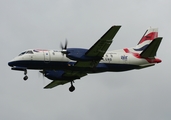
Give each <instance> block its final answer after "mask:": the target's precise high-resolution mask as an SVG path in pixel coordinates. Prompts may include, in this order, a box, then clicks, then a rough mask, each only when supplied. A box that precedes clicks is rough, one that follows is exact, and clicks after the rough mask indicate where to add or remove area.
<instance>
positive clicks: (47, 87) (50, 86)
mask: <svg viewBox="0 0 171 120" xmlns="http://www.w3.org/2000/svg"><path fill="white" fill-rule="evenodd" d="M68 82H70V81H66V80H65V81H58V80H54V81H52V82H51V83H49V84H48V85H46V86H45V87H44V89H50V88H53V87H56V86H58V85H64V84H66V83H68Z"/></svg>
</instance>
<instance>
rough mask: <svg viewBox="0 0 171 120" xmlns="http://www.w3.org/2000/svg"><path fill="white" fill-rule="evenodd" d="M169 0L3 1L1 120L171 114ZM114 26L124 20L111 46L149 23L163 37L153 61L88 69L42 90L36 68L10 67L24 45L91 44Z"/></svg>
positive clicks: (143, 119)
mask: <svg viewBox="0 0 171 120" xmlns="http://www.w3.org/2000/svg"><path fill="white" fill-rule="evenodd" d="M170 5H171V1H170V0H141V1H137V0H127V1H124V0H103V1H102V0H99V1H97V0H91V1H83V0H15V1H14V0H0V41H1V44H0V55H1V62H0V66H1V67H0V73H1V84H0V118H1V120H19V119H21V120H47V119H48V120H68V119H71V120H88V119H89V120H114V119H115V120H170V119H171V88H170V86H171V76H170V61H171V57H170V55H171V54H170V51H171V47H170V46H171V7H170ZM112 25H122V27H121V29H120V30H119V32H118V34H117V35H116V37H115V38H114V41H113V43H112V45H111V46H110V48H109V50H114V49H119V48H124V47H132V46H135V45H136V44H137V43H138V41H139V40H140V38H141V37H142V35H143V34H144V32H145V31H146V29H147V28H148V27H158V28H159V36H161V37H163V41H162V43H161V45H160V48H159V51H158V53H157V56H158V57H159V58H160V59H162V60H163V61H162V63H160V64H157V65H156V66H153V67H150V68H146V69H142V70H132V71H128V72H121V73H115V72H113V73H101V74H91V75H88V76H86V77H83V78H82V79H81V80H77V81H75V84H74V85H75V87H76V90H75V91H74V92H73V93H70V92H69V91H68V88H69V87H70V84H66V85H63V86H58V87H56V88H54V89H50V90H44V89H43V87H44V86H46V85H47V84H48V83H49V82H51V81H50V80H48V79H46V78H44V79H43V77H42V76H40V75H39V74H38V72H37V71H28V76H29V79H28V81H23V79H22V78H23V76H24V75H23V72H18V71H11V70H10V67H9V66H8V65H7V63H8V61H10V60H11V59H12V58H14V57H15V56H17V55H18V54H19V53H21V52H22V51H23V50H25V49H29V48H44V49H60V42H63V43H64V42H65V39H66V38H67V39H68V42H69V44H68V47H83V48H90V47H91V46H92V45H93V44H94V43H95V42H96V41H97V40H98V39H99V38H100V37H101V36H102V35H103V34H104V33H105V32H106V31H107V30H108V29H109V28H110V27H111V26H112Z"/></svg>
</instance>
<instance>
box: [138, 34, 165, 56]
mask: <svg viewBox="0 0 171 120" xmlns="http://www.w3.org/2000/svg"><path fill="white" fill-rule="evenodd" d="M161 40H162V37H158V38H155V39H154V40H153V41H152V42H151V43H150V44H149V45H148V46H147V47H146V48H145V50H144V51H143V52H142V53H141V54H140V56H141V57H143V58H154V57H155V56H156V53H157V50H158V48H159V45H160V43H161Z"/></svg>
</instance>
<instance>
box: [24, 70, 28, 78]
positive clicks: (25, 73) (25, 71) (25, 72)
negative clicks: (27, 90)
mask: <svg viewBox="0 0 171 120" xmlns="http://www.w3.org/2000/svg"><path fill="white" fill-rule="evenodd" d="M24 75H25V76H24V77H23V80H25V81H26V80H27V79H28V76H27V70H24Z"/></svg>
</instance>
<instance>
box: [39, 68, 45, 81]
mask: <svg viewBox="0 0 171 120" xmlns="http://www.w3.org/2000/svg"><path fill="white" fill-rule="evenodd" d="M41 75H42V77H43V84H45V71H44V70H42V71H39V77H40V76H41Z"/></svg>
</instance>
